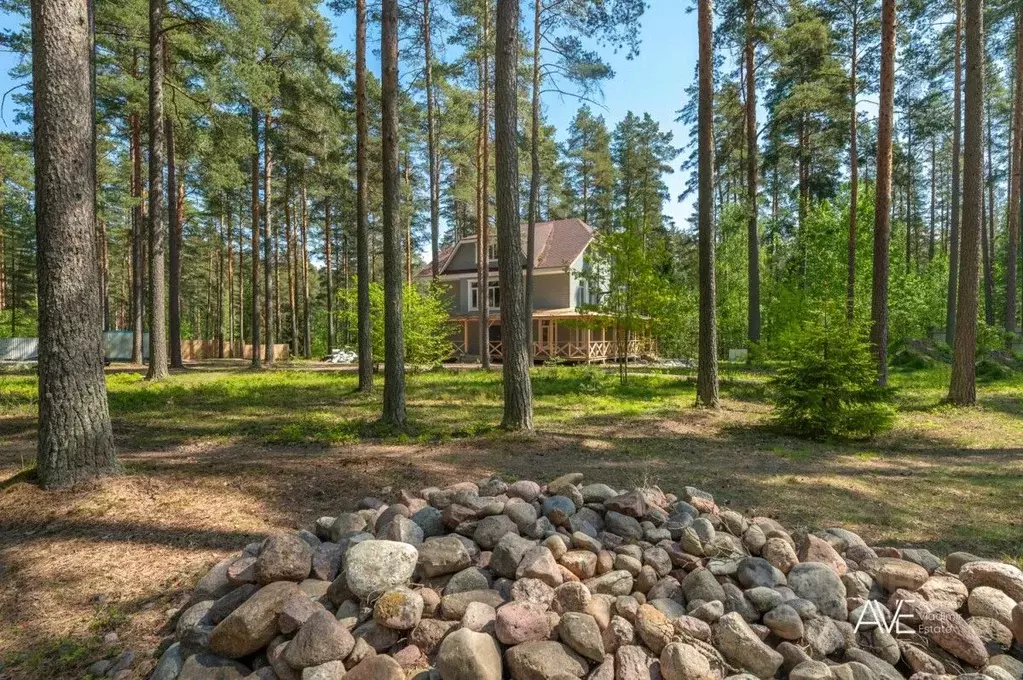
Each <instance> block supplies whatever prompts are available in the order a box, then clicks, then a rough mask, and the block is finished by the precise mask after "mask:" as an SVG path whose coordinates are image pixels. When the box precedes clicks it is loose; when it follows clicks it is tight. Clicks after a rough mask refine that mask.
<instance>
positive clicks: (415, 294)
mask: <svg viewBox="0 0 1023 680" xmlns="http://www.w3.org/2000/svg"><path fill="white" fill-rule="evenodd" d="M338 296H339V298H340V303H341V305H340V306H341V310H342V312H341V314H342V316H343V317H344V319H343V320H344V322H346V323H348V324H349V325H350V327H351V328H353V329H354V328H356V327H357V326H358V318H357V308H358V306H357V299H356V286H355V285H354V283H353V285H352V287H351V288H349V289H348V290H347V291H345V290H341V291H339V293H338ZM369 304H370V318H371V319H372V321H373V360H374V361H375V362H378V363H382V362H383V360H384V289H383V286H381V285H380V284H379V283H371V284H370V286H369ZM447 304H448V303H447V301H446V300H445V298H444V296H443V292H442V291H441V290H440V289H439V288H434V287H432V286H431V287H427V288H426V289H423V290H420V289H419V288H416V287H415V286H406V287H405V310H404V324H405V362H406V364H408V366H409V368H410V369H411V370H413V371H421V370H428V369H431V368H436V367H437V366H439V365H440V364H441V362H443V361H444V360H446V359H448V358H450V356H451V334H452V333H453V332H454V330H455V326H454V324H452V323H451V322H450V321H449V318H448V308H447Z"/></svg>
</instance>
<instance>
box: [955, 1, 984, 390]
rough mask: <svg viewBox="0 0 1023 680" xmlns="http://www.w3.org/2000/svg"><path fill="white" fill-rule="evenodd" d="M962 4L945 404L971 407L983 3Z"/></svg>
mask: <svg viewBox="0 0 1023 680" xmlns="http://www.w3.org/2000/svg"><path fill="white" fill-rule="evenodd" d="M965 4H966V22H965V28H966V95H965V104H966V111H965V113H966V129H965V130H964V137H963V145H964V151H963V221H962V233H961V234H960V246H959V247H960V253H959V263H960V264H959V266H960V271H959V288H958V316H957V319H956V334H955V344H954V345H953V359H952V382H951V384H950V385H949V389H948V400H949V401H950V402H952V403H953V404H957V405H960V406H967V405H972V404H975V403H977V364H976V355H977V280H978V277H977V255H978V253H977V249H978V245H979V240H980V239H979V237H980V232H981V230H982V229H983V228H984V225H983V221H982V217H981V215H982V211H983V204H984V185H983V180H982V177H983V174H982V173H983V171H984V151H983V149H984V138H983V134H984V133H983V130H984V2H983V0H965Z"/></svg>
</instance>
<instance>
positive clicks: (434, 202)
mask: <svg viewBox="0 0 1023 680" xmlns="http://www.w3.org/2000/svg"><path fill="white" fill-rule="evenodd" d="M431 11H432V10H431V9H430V0H423V52H424V61H425V63H426V144H427V152H428V157H429V162H430V252H431V255H432V258H431V263H430V270H431V274H432V275H433V279H434V280H435V281H436V280H437V277H438V276H440V261H439V260H440V158H439V157H438V154H437V131H436V129H435V125H434V100H433V46H432V43H431V39H432V36H431V35H430V33H431V29H430V25H431Z"/></svg>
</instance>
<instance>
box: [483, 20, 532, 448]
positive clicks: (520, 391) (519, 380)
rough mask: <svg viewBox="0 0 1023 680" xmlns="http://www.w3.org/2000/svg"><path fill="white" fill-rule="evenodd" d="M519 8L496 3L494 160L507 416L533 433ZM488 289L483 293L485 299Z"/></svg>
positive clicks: (510, 423) (512, 425)
mask: <svg viewBox="0 0 1023 680" xmlns="http://www.w3.org/2000/svg"><path fill="white" fill-rule="evenodd" d="M518 23H519V5H518V3H517V2H498V3H497V33H496V51H495V59H494V144H495V149H494V154H495V155H494V159H495V180H496V188H497V251H498V262H500V266H501V270H502V271H504V272H505V275H504V276H502V277H500V279H499V284H500V290H501V353H502V362H503V364H502V375H503V377H504V418H503V419H502V421H501V425H502V426H503V427H504V428H506V429H509V430H532V429H533V386H532V383H531V382H530V378H529V365H530V353H529V346H528V343H529V319H528V318H527V317H526V315H525V310H526V308H525V290H524V288H525V286H524V285H523V284H524V281H523V277H522V275H521V272H522V232H521V226H520V223H519V157H518V156H519V153H518V146H517V123H518V87H517V85H518V81H517V77H516V66H517V64H518V56H519V33H518ZM486 293H487V291H486V290H485V289H484V290H483V291H481V294H480V295H481V297H483V298H485V297H486Z"/></svg>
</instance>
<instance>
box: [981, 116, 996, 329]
mask: <svg viewBox="0 0 1023 680" xmlns="http://www.w3.org/2000/svg"><path fill="white" fill-rule="evenodd" d="M985 122H986V124H987V139H986V142H987V144H986V146H987V164H986V167H987V173H986V179H985V180H984V183H985V185H986V186H987V196H988V203H987V208H986V209H985V210H984V217H983V220H982V221H981V225H980V253H981V260H982V262H983V276H984V322H985V323H986V324H987V325H988V326H994V325H995V279H994V272H993V271H992V267H993V262H994V253H993V252H992V251H993V250H994V222H995V178H994V170H993V166H992V164H991V116H988V117H987V120H986V121H985ZM983 202H984V197H983V191H982V192H981V203H983ZM989 224H990V225H991V227H992V228H991V232H990V239H989V238H988V237H989V233H988V225H989Z"/></svg>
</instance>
